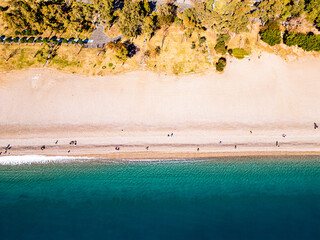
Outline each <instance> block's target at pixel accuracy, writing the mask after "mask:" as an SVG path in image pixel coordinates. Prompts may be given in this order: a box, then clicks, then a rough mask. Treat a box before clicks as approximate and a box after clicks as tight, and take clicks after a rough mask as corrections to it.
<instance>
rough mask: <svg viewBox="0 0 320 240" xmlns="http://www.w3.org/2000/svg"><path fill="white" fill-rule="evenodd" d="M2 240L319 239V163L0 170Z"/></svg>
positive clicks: (234, 161) (243, 161)
mask: <svg viewBox="0 0 320 240" xmlns="http://www.w3.org/2000/svg"><path fill="white" fill-rule="evenodd" d="M0 239H1V240H5V239H15V240H16V239H32V240H35V239H320V158H319V157H294V158H259V159H257V158H225V159H219V160H201V161H199V160H196V161H184V162H121V163H90V164H88V163H72V164H40V165H20V166H0Z"/></svg>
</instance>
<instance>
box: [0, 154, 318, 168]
mask: <svg viewBox="0 0 320 240" xmlns="http://www.w3.org/2000/svg"><path fill="white" fill-rule="evenodd" d="M319 156H320V151H317V152H312V151H310V152H308V151H304V152H301V151H274V152H271V151H270V152H207V153H200V154H199V153H197V154H195V153H178V152H176V153H159V152H156V153H155V152H153V153H152V152H149V153H144V152H132V153H115V154H104V155H97V154H93V155H69V156H60V155H57V156H56V155H45V154H42V155H7V156H0V168H1V166H14V165H30V164H32V165H34V164H36V165H39V164H40V165H42V164H73V163H79V164H92V163H101V164H103V163H123V162H130V163H135V162H150V163H152V162H178V163H179V162H185V161H188V162H197V161H233V160H239V158H246V159H245V160H246V161H251V160H256V161H257V162H259V161H260V160H262V161H264V160H266V158H268V157H270V159H267V160H269V161H279V160H281V161H295V159H292V157H319ZM271 157H272V158H271ZM280 157H282V158H281V159H275V158H280ZM248 158H254V159H248ZM256 158H258V159H256ZM259 158H264V159H259ZM287 158H290V159H287ZM313 160H314V159H310V158H308V159H306V162H308V161H313Z"/></svg>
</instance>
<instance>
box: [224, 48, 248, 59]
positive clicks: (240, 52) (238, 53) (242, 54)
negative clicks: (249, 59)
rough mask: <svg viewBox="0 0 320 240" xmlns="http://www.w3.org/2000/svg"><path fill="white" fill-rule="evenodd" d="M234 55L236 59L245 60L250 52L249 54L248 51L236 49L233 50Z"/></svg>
mask: <svg viewBox="0 0 320 240" xmlns="http://www.w3.org/2000/svg"><path fill="white" fill-rule="evenodd" d="M229 50H230V49H229ZM232 55H233V56H234V57H235V58H238V59H243V58H244V57H245V56H246V55H249V52H247V51H246V50H244V49H242V48H234V49H232Z"/></svg>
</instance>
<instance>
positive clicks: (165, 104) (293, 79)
mask: <svg viewBox="0 0 320 240" xmlns="http://www.w3.org/2000/svg"><path fill="white" fill-rule="evenodd" d="M319 74H320V61H319V59H317V58H314V57H306V58H301V59H300V60H297V61H295V62H290V63H288V62H285V61H284V60H282V59H281V58H280V57H278V56H275V55H271V54H267V53H265V54H263V55H262V57H261V58H259V59H258V58H251V59H250V60H249V59H244V60H235V59H231V62H230V60H229V62H228V67H227V69H226V72H225V73H224V74H218V73H215V72H206V73H203V74H190V75H183V76H171V75H165V74H158V73H152V72H143V71H138V72H130V73H125V74H121V75H112V76H107V77H99V76H80V75H75V74H71V73H65V72H60V71H57V70H51V69H30V70H21V71H14V72H9V73H2V74H1V75H0V103H1V107H0V146H1V149H0V152H1V151H2V156H3V155H4V152H5V147H6V146H8V144H10V146H12V148H11V149H10V150H8V151H7V153H6V155H9V154H10V155H58V156H69V155H70V156H98V157H105V158H107V159H129V158H139V159H157V158H163V159H179V158H203V157H215V156H247V155H275V154H276V155H292V154H300V155H301V154H302V155H305V154H308V155H310V154H311V155H318V154H319V153H320V130H319V129H314V122H317V123H318V124H319V125H320V106H319V101H320V100H319V99H320V98H319V97H320V77H319ZM168 134H169V136H168ZM171 134H172V136H171ZM57 140H58V142H57V144H56V141H57ZM74 140H76V141H77V145H74V144H73V145H70V144H69V143H70V141H74ZM276 141H278V143H279V145H280V146H276ZM41 146H45V149H44V150H41ZM115 147H119V148H120V149H119V150H116V149H115ZM147 147H148V148H147ZM198 148H199V150H198Z"/></svg>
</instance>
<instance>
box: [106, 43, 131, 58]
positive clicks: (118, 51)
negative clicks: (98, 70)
mask: <svg viewBox="0 0 320 240" xmlns="http://www.w3.org/2000/svg"><path fill="white" fill-rule="evenodd" d="M107 47H108V48H110V49H111V50H112V51H113V52H114V53H115V57H116V58H117V59H118V60H119V61H121V62H123V63H124V62H125V61H126V60H127V59H128V49H127V47H126V45H125V44H124V43H122V42H117V43H115V42H108V44H107Z"/></svg>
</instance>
